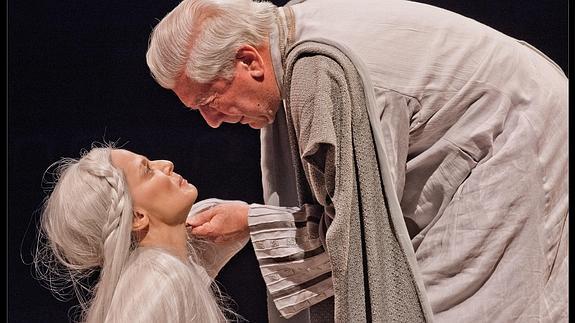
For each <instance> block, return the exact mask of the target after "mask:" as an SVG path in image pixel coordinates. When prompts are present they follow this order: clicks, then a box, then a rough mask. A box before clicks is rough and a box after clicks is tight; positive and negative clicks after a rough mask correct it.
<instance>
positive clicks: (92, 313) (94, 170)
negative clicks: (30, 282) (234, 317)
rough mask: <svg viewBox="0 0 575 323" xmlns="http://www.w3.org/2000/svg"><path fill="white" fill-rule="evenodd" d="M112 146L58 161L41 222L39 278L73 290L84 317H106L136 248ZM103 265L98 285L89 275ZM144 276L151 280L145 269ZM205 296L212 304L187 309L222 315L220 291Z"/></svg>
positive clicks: (60, 291)
mask: <svg viewBox="0 0 575 323" xmlns="http://www.w3.org/2000/svg"><path fill="white" fill-rule="evenodd" d="M112 149H113V147H112V146H111V145H108V146H106V147H93V148H92V149H91V150H90V151H89V152H83V153H82V157H81V158H80V159H71V158H64V159H61V160H60V161H58V162H57V163H55V164H54V165H53V167H54V169H55V181H54V183H55V186H54V188H53V191H52V193H51V194H50V196H49V197H48V198H47V199H46V200H45V203H44V208H43V212H42V217H41V222H40V231H39V232H40V234H39V238H38V243H37V247H36V253H35V257H34V263H35V269H36V274H37V278H39V279H41V280H43V281H44V282H46V283H47V284H48V288H49V289H50V290H51V291H52V292H53V293H54V295H55V296H56V297H59V298H62V297H65V296H66V294H68V293H69V292H70V289H71V290H73V292H74V293H75V295H76V297H77V298H78V300H79V302H80V306H81V314H80V318H79V320H80V321H87V322H97V323H101V322H105V321H106V316H107V315H108V311H109V309H110V305H111V301H112V297H113V296H114V292H115V290H116V286H117V285H118V281H119V280H120V276H121V275H122V273H123V270H124V269H125V266H126V264H127V263H128V259H129V257H130V254H131V253H132V251H133V250H134V248H135V243H133V239H132V218H133V215H132V201H131V198H130V194H129V192H128V187H127V184H126V180H125V178H124V176H123V173H122V172H121V171H120V170H119V169H117V168H115V167H114V166H113V165H112V162H111V158H110V151H111V150H112ZM49 169H52V167H51V168H49ZM167 256H168V257H171V256H170V255H167ZM158 266H160V267H161V263H158ZM177 268H180V269H179V270H176V269H177ZM182 268H183V269H182ZM173 269H174V275H180V276H181V277H182V281H183V282H190V283H191V282H193V281H194V279H195V278H196V277H192V278H191V280H190V278H187V277H188V276H189V275H196V274H195V272H196V271H195V270H190V267H189V266H179V267H175V268H173ZM98 270H99V278H98V280H97V284H95V285H94V284H92V283H90V282H89V278H93V277H92V274H94V273H95V272H97V271H98ZM144 274H145V273H144ZM141 282H142V283H143V284H145V283H146V280H145V275H143V277H142V280H141ZM180 288H184V286H180ZM175 294H177V293H175ZM151 296H152V295H150V297H151ZM202 296H203V298H204V299H205V300H207V301H206V302H205V306H206V308H198V304H190V305H191V306H189V308H187V309H186V310H189V311H196V312H200V311H205V312H208V314H210V315H211V316H212V317H215V318H222V317H223V316H222V314H221V311H220V310H219V308H218V306H217V304H216V299H215V297H214V295H213V294H210V291H209V290H208V289H206V294H205V295H202ZM114 301H116V299H115V300H114ZM141 301H142V302H143V303H144V304H145V303H146V301H145V299H144V300H141ZM167 301H169V300H167ZM183 301H185V299H184V300H183ZM162 308H164V309H165V306H164V307H162V306H145V307H142V309H143V310H144V309H145V310H147V311H149V313H150V316H149V317H158V315H159V316H161V313H160V314H158V313H155V314H154V311H158V310H161V309H162ZM212 321H213V320H212Z"/></svg>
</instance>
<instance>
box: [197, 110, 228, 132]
mask: <svg viewBox="0 0 575 323" xmlns="http://www.w3.org/2000/svg"><path fill="white" fill-rule="evenodd" d="M200 114H201V115H202V117H203V118H204V120H206V123H207V124H208V125H209V126H210V127H212V128H218V127H219V126H220V125H221V124H222V122H223V120H224V116H225V115H224V114H223V113H220V112H218V111H215V110H214V109H210V108H206V109H200Z"/></svg>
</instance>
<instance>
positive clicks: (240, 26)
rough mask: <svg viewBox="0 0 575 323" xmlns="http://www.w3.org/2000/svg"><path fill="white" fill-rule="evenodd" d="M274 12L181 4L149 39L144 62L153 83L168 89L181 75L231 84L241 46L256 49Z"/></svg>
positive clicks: (268, 7) (204, 0)
mask: <svg viewBox="0 0 575 323" xmlns="http://www.w3.org/2000/svg"><path fill="white" fill-rule="evenodd" d="M275 10H276V7H275V6H274V5H273V4H272V3H269V2H254V1H252V0H184V1H182V2H181V3H180V4H179V5H178V6H177V7H176V8H174V9H173V10H172V11H171V12H170V13H168V14H167V15H166V16H165V17H164V18H163V19H162V20H161V21H160V22H159V23H158V24H157V25H156V27H155V28H154V30H153V31H152V33H151V35H150V40H149V45H148V51H147V53H146V61H147V63H148V67H149V68H150V71H151V73H152V76H153V77H154V78H155V79H156V81H157V82H158V83H159V84H160V85H161V86H162V87H164V88H167V89H173V88H174V86H175V84H176V81H177V80H178V78H180V77H181V76H182V75H185V76H187V77H188V78H190V79H192V80H195V81H197V82H200V83H209V82H211V81H213V80H215V79H216V78H224V79H231V78H232V77H233V73H234V58H235V56H236V52H237V50H238V49H239V48H240V46H241V45H245V44H248V45H251V46H259V45H261V44H263V43H264V41H265V40H266V38H267V37H268V35H269V32H270V30H271V28H272V24H273V21H274V17H275Z"/></svg>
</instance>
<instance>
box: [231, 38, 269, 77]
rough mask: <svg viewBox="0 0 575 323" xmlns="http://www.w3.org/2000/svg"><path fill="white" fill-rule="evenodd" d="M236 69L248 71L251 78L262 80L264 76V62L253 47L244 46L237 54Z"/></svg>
mask: <svg viewBox="0 0 575 323" xmlns="http://www.w3.org/2000/svg"><path fill="white" fill-rule="evenodd" d="M236 68H242V70H245V71H247V72H248V73H249V74H250V76H251V77H253V78H255V79H261V78H262V77H263V76H264V69H265V65H264V60H263V58H262V55H260V52H259V51H258V50H257V49H256V48H255V47H253V46H250V45H243V46H242V47H240V48H239V49H238V51H237V52H236Z"/></svg>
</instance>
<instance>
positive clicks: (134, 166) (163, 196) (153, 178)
mask: <svg viewBox="0 0 575 323" xmlns="http://www.w3.org/2000/svg"><path fill="white" fill-rule="evenodd" d="M111 158H112V164H113V165H114V166H115V167H117V168H119V169H121V170H122V171H123V172H124V176H125V177H126V180H127V182H128V189H129V191H130V195H131V196H132V203H133V209H134V211H135V212H140V213H146V214H148V216H149V217H150V221H159V222H162V223H163V224H166V225H178V224H182V223H184V222H185V220H186V218H187V216H188V213H189V211H190V209H191V207H192V205H193V204H194V202H195V201H196V198H197V197H198V191H197V189H196V187H195V186H194V185H192V184H189V183H188V181H186V180H185V179H184V178H182V176H180V175H179V174H177V173H175V172H173V170H174V164H172V162H170V161H167V160H153V161H150V160H148V159H147V158H146V157H144V156H141V155H138V154H135V153H133V152H131V151H128V150H124V149H114V150H112V153H111Z"/></svg>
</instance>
